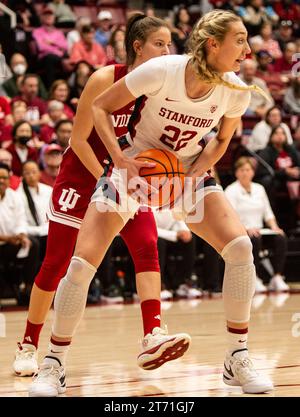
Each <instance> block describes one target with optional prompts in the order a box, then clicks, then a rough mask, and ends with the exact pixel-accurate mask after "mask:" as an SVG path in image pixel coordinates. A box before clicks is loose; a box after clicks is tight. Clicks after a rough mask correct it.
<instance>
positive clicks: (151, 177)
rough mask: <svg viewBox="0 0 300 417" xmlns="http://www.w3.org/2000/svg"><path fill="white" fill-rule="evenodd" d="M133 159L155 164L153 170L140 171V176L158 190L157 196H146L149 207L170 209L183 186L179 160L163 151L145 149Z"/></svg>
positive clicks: (182, 172) (143, 169) (182, 170)
mask: <svg viewBox="0 0 300 417" xmlns="http://www.w3.org/2000/svg"><path fill="white" fill-rule="evenodd" d="M135 159H137V160H139V161H147V162H155V163H156V166H155V167H154V168H141V169H140V176H141V177H143V178H145V179H146V180H147V182H148V183H149V184H151V185H152V186H153V187H155V188H156V189H158V190H159V193H158V194H149V195H148V204H149V206H153V207H160V208H161V207H164V206H166V207H168V206H169V207H170V208H172V207H173V203H174V201H176V199H177V198H178V197H179V196H180V195H181V194H182V191H183V186H184V169H183V165H182V163H181V162H180V161H179V159H178V158H177V157H176V156H175V155H174V154H173V153H172V152H169V151H166V150H165V149H147V150H146V151H143V152H141V153H139V154H138V155H137V156H136V157H135Z"/></svg>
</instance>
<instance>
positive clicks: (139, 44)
mask: <svg viewBox="0 0 300 417" xmlns="http://www.w3.org/2000/svg"><path fill="white" fill-rule="evenodd" d="M132 47H133V49H134V52H135V53H136V55H137V56H141V55H142V42H141V41H139V40H137V39H136V40H135V41H134V42H133V44H132Z"/></svg>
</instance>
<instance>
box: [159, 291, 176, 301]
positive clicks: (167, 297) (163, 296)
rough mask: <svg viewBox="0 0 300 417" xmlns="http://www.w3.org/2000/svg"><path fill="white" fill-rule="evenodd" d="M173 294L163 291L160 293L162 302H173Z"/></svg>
mask: <svg viewBox="0 0 300 417" xmlns="http://www.w3.org/2000/svg"><path fill="white" fill-rule="evenodd" d="M172 298H173V294H172V293H171V291H169V290H162V291H161V293H160V299H161V300H162V301H166V300H172Z"/></svg>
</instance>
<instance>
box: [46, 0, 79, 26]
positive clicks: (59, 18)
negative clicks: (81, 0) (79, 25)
mask: <svg viewBox="0 0 300 417" xmlns="http://www.w3.org/2000/svg"><path fill="white" fill-rule="evenodd" d="M48 7H49V8H50V9H52V10H53V12H54V14H55V19H56V22H55V25H56V27H74V25H75V22H76V16H75V15H74V13H73V12H72V9H71V7H70V6H69V5H68V4H65V0H53V1H52V2H51V3H48Z"/></svg>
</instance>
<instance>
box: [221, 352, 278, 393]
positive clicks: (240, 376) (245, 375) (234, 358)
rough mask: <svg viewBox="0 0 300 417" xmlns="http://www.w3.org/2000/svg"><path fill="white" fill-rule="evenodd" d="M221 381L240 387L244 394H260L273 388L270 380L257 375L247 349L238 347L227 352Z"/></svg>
mask: <svg viewBox="0 0 300 417" xmlns="http://www.w3.org/2000/svg"><path fill="white" fill-rule="evenodd" d="M223 381H224V383H225V384H227V385H232V386H240V387H242V390H243V391H244V393H246V394H262V393H264V392H268V391H272V390H273V389H274V387H273V383H272V381H271V380H270V379H269V378H267V377H265V376H261V375H259V374H258V373H257V372H256V370H255V369H254V367H253V364H252V362H251V360H250V359H249V356H248V349H239V350H236V351H234V352H232V353H231V354H227V356H226V358H225V362H224V373H223Z"/></svg>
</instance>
